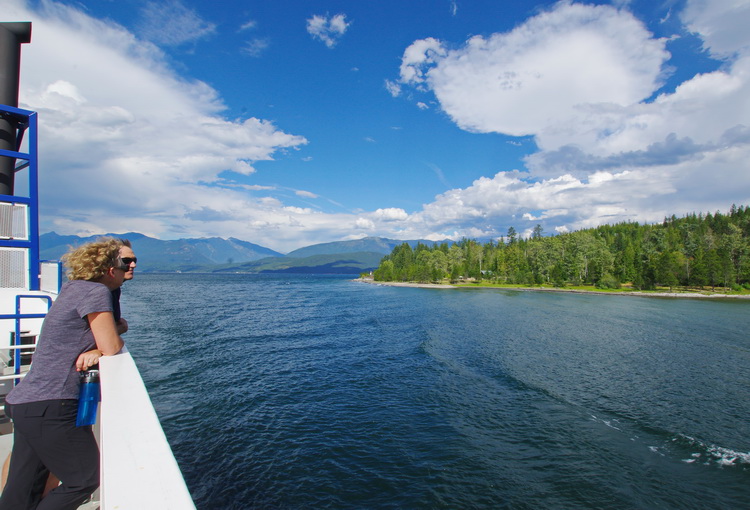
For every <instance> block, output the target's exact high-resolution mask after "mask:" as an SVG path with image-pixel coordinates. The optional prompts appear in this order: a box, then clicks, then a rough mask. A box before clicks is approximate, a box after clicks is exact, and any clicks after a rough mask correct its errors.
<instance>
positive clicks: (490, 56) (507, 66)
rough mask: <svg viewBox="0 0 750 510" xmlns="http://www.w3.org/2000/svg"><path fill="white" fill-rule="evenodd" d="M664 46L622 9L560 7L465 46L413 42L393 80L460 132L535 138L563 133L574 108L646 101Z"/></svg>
mask: <svg viewBox="0 0 750 510" xmlns="http://www.w3.org/2000/svg"><path fill="white" fill-rule="evenodd" d="M664 45H665V43H664V42H663V41H659V40H655V39H653V38H652V37H651V35H650V33H649V32H648V31H647V30H646V28H645V27H644V26H643V24H642V23H641V22H640V21H638V20H637V19H635V18H634V17H633V16H632V15H630V14H629V13H627V12H625V11H618V10H616V9H614V8H612V7H608V6H598V7H593V6H586V5H581V4H567V3H561V4H558V5H557V6H556V8H555V9H554V10H551V11H548V12H544V13H542V14H540V15H538V16H536V17H534V18H531V19H530V20H528V21H527V22H526V23H524V24H523V25H520V26H518V27H517V28H515V29H514V30H513V31H511V32H508V33H502V34H494V35H492V36H490V37H488V38H484V37H481V36H476V37H473V38H471V39H470V40H469V41H468V42H467V43H466V45H465V46H464V47H463V48H459V49H455V50H447V49H446V48H445V45H443V44H442V43H441V42H439V41H437V40H436V39H433V38H427V39H422V40H419V41H415V42H414V43H412V45H411V46H409V47H408V48H407V49H406V51H405V52H404V56H403V59H402V63H401V69H400V80H401V82H402V83H404V84H414V85H418V86H420V87H429V89H430V90H432V91H433V92H434V94H435V96H436V98H437V99H438V100H439V101H440V104H441V106H442V108H443V110H445V112H446V113H447V114H448V115H450V116H451V118H452V119H453V120H454V121H455V122H456V124H458V125H459V126H460V127H462V128H463V129H466V130H468V131H475V132H480V133H489V132H496V133H504V134H510V135H516V136H522V135H530V134H540V133H543V132H544V131H545V130H551V131H553V132H554V131H555V130H560V129H566V128H567V127H568V126H567V121H568V120H569V119H570V118H571V117H572V116H574V115H577V111H578V110H579V109H580V108H581V107H582V106H585V105H592V104H593V105H597V104H611V105H618V106H628V105H632V104H634V103H637V102H639V101H641V100H643V99H645V98H647V97H649V96H650V95H651V94H652V92H653V91H654V90H655V88H656V87H657V85H658V84H659V78H660V73H661V65H662V64H663V62H664V61H666V60H667V58H668V57H669V54H668V53H667V52H666V50H665V49H664Z"/></svg>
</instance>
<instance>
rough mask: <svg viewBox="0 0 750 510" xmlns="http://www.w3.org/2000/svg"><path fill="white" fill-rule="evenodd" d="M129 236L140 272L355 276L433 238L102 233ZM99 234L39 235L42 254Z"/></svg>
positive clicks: (54, 254)
mask: <svg viewBox="0 0 750 510" xmlns="http://www.w3.org/2000/svg"><path fill="white" fill-rule="evenodd" d="M104 235H107V236H111V237H122V238H125V239H129V240H130V242H131V243H132V244H133V249H134V250H135V252H136V254H137V256H138V271H144V272H178V271H179V272H217V273H219V272H220V273H237V272H240V273H268V272H272V273H327V274H330V273H335V274H359V273H362V272H367V271H371V270H373V269H375V268H377V267H378V265H379V264H380V260H381V259H382V258H383V256H384V255H388V254H390V253H391V252H392V251H393V248H395V247H396V246H398V245H400V244H402V243H408V244H409V245H410V246H412V247H414V246H416V245H417V244H418V243H422V244H426V245H430V246H431V245H432V244H434V242H433V241H425V240H412V241H400V240H396V239H386V238H383V237H365V238H363V239H356V240H352V241H338V242H331V243H321V244H314V245H311V246H306V247H304V248H300V249H297V250H294V251H292V252H290V253H287V254H286V255H284V254H282V253H279V252H277V251H274V250H272V249H270V248H266V247H263V246H260V245H257V244H253V243H250V242H247V241H242V240H239V239H235V238H229V239H223V238H220V237H209V238H200V239H178V240H167V241H163V240H161V239H155V238H153V237H148V236H145V235H143V234H138V233H135V232H129V233H127V234H104ZM99 237H101V236H100V235H96V236H89V237H79V236H72V235H59V234H56V233H55V232H49V233H46V234H42V235H41V236H40V238H39V241H40V256H41V258H42V259H43V260H58V259H59V258H60V257H61V256H62V255H63V254H64V253H65V252H67V251H68V250H69V249H70V247H72V246H78V245H80V244H83V243H87V242H90V241H93V240H95V239H97V238H99Z"/></svg>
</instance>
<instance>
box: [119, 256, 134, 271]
mask: <svg viewBox="0 0 750 510" xmlns="http://www.w3.org/2000/svg"><path fill="white" fill-rule="evenodd" d="M120 262H121V265H119V266H117V269H122V270H123V271H125V272H127V271H130V264H132V263H136V264H137V263H138V257H122V258H120Z"/></svg>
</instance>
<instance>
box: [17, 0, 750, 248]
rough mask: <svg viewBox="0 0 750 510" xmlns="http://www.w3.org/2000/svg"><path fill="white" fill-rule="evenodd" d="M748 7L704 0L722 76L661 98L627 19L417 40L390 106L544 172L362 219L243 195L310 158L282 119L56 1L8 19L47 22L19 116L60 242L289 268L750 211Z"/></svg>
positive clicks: (540, 19)
mask: <svg viewBox="0 0 750 510" xmlns="http://www.w3.org/2000/svg"><path fill="white" fill-rule="evenodd" d="M746 4H747V2H745V3H743V4H742V5H739V7H738V9H737V10H734V11H731V12H727V10H726V6H727V5H730V4H726V3H723V4H721V3H716V2H712V1H708V0H703V1H700V2H699V1H692V0H688V2H687V8H686V10H685V11H684V12H683V13H682V14H681V18H680V19H682V20H684V22H685V23H687V24H688V25H689V28H690V30H692V31H694V32H696V33H698V35H699V36H700V37H703V40H704V41H705V45H706V49H707V50H708V51H710V52H711V54H713V55H717V56H719V55H721V56H723V57H722V58H724V59H725V61H724V65H723V67H722V68H721V70H719V71H715V72H710V73H705V74H702V75H698V76H695V77H693V78H692V79H688V80H686V81H685V82H684V83H682V84H681V85H680V86H678V87H677V88H676V89H675V90H674V91H673V92H666V93H663V94H661V95H659V96H658V97H656V98H652V96H653V95H654V93H655V92H656V91H657V90H658V87H659V86H660V83H661V80H662V78H663V74H662V73H663V71H664V68H665V66H666V65H668V60H667V59H668V58H669V55H668V53H667V52H666V46H665V45H666V41H662V40H659V39H655V38H654V37H653V36H652V35H650V34H649V33H648V32H647V30H646V29H645V28H644V26H643V25H642V24H641V23H640V22H639V21H638V20H636V19H635V18H634V17H633V16H632V15H630V14H628V12H627V11H625V10H616V9H614V8H612V7H608V6H591V5H580V4H570V3H560V4H557V5H556V6H555V7H554V8H552V9H551V10H550V11H549V12H545V13H541V14H540V15H538V16H536V17H534V18H531V19H529V20H528V21H527V22H526V23H523V24H521V25H518V26H517V27H516V28H515V29H514V30H513V31H511V32H508V33H506V34H495V35H492V36H488V37H486V38H478V37H475V38H472V39H471V40H470V41H468V42H467V43H466V44H465V45H464V46H463V47H461V48H455V47H452V45H449V44H443V43H441V42H440V41H438V40H436V39H434V38H427V39H422V40H420V41H416V42H415V43H414V44H412V45H410V46H409V47H408V48H407V49H406V51H405V52H404V57H403V59H402V64H401V68H400V69H399V76H400V78H399V81H398V82H386V88H387V89H388V90H389V91H390V92H391V94H392V95H394V96H398V95H400V94H403V92H404V91H405V90H408V91H409V94H403V95H405V96H406V97H412V94H411V93H412V92H414V94H413V95H414V96H417V95H419V93H422V92H424V93H428V94H434V99H435V100H437V104H438V105H439V107H440V108H441V109H442V110H443V111H444V112H446V113H447V114H448V115H449V116H450V118H452V119H453V120H454V122H456V124H458V125H459V126H461V127H462V128H464V129H467V130H471V131H480V132H496V133H505V134H511V135H517V134H530V135H532V136H533V137H534V140H535V142H536V144H537V146H538V147H539V151H538V152H537V153H536V154H533V155H532V156H531V157H529V158H528V159H527V161H526V166H527V170H528V171H503V169H500V171H498V169H493V170H492V172H491V174H489V175H492V176H491V177H477V178H476V179H475V180H474V182H473V183H472V184H471V185H470V186H467V187H466V188H462V189H449V190H448V191H446V192H444V193H442V194H440V195H438V196H436V197H435V198H434V200H432V201H431V202H430V203H427V204H424V205H423V206H422V207H421V209H420V210H417V211H416V212H411V213H410V212H407V211H406V210H405V209H402V208H400V207H383V208H378V209H376V210H374V211H371V212H370V211H357V212H356V214H354V213H348V212H347V213H340V214H331V213H323V212H320V211H318V210H315V209H313V208H312V206H311V207H310V208H302V207H294V206H290V205H289V204H285V203H284V202H283V201H282V200H281V199H280V198H277V197H276V196H272V195H274V194H280V193H279V190H278V189H274V188H272V187H269V186H254V185H252V184H246V183H245V182H248V181H246V180H242V182H243V184H239V183H238V182H234V181H232V180H231V179H232V178H231V177H227V175H226V174H225V173H224V172H225V171H231V172H234V173H236V174H242V175H245V176H247V175H251V174H252V173H253V172H254V171H255V163H256V162H258V161H269V160H273V159H275V158H279V157H284V154H285V153H286V151H290V150H294V149H295V148H298V147H300V146H301V145H303V144H305V143H307V140H306V139H305V138H303V137H301V136H298V135H294V134H289V133H286V132H284V131H282V130H281V129H280V128H279V127H277V126H275V125H274V124H273V123H271V122H270V121H268V120H263V119H258V118H250V119H247V120H233V121H232V120H227V119H226V118H224V117H223V116H222V112H223V111H224V106H223V104H222V101H221V98H220V97H219V95H218V93H217V92H216V91H215V90H214V89H213V88H211V87H210V86H208V85H207V84H205V83H202V82H199V81H188V80H185V79H183V78H181V77H180V76H178V75H177V74H176V73H175V72H174V71H173V70H172V69H170V67H169V66H168V65H167V64H166V61H167V59H166V58H165V56H164V55H163V53H162V52H161V50H160V49H159V48H158V47H157V46H155V45H154V44H151V43H148V42H143V41H142V40H139V39H137V38H136V37H135V36H134V35H133V34H131V33H130V32H128V31H127V30H125V29H124V28H123V27H120V26H118V25H115V24H113V23H111V22H103V21H99V20H95V19H92V18H91V17H89V16H87V15H86V14H84V13H82V12H81V11H78V10H76V9H75V8H72V7H67V6H63V5H61V4H56V3H53V2H42V3H41V4H39V5H40V7H39V10H38V11H32V10H30V9H28V8H27V7H25V6H26V3H25V2H24V1H23V0H5V3H4V5H3V9H4V14H6V16H7V17H8V18H15V19H30V20H32V21H33V22H34V40H33V43H32V44H30V45H25V46H24V48H23V59H22V65H23V69H22V76H23V80H22V91H21V103H22V105H21V106H22V107H25V108H29V109H34V110H38V111H39V112H40V119H42V120H43V122H41V124H40V126H41V128H40V129H41V133H40V136H41V140H40V142H41V143H40V146H41V147H42V148H43V149H42V152H41V155H40V157H41V172H42V175H41V177H42V178H41V186H42V188H41V194H42V204H43V209H42V219H43V230H44V229H49V230H57V231H58V232H60V233H89V234H92V233H101V232H126V231H139V232H142V233H144V234H147V235H153V236H157V237H161V238H173V237H202V236H222V237H230V236H232V237H238V238H242V239H247V240H251V241H253V242H260V243H262V244H264V245H267V246H270V247H272V248H274V249H277V250H280V251H284V250H289V249H293V248H297V247H300V246H304V245H306V244H313V243H318V242H325V241H330V240H334V239H344V238H356V237H361V236H363V235H381V236H385V237H391V238H397V239H418V238H424V239H433V240H440V239H445V238H453V239H460V238H461V237H464V236H491V237H499V236H501V235H504V234H505V232H506V231H507V228H508V227H509V226H511V225H512V226H514V227H515V228H516V229H517V230H518V231H519V232H524V231H525V230H526V229H528V228H529V225H528V224H527V223H528V222H534V224H535V223H537V222H541V223H542V224H543V227H544V229H545V231H546V232H554V231H556V232H565V231H569V230H575V229H578V228H584V227H590V226H596V225H599V224H602V223H611V222H613V221H626V220H631V221H640V222H648V221H658V220H660V219H662V218H663V217H664V216H665V215H671V214H673V213H675V214H680V213H681V212H691V211H715V210H717V209H720V210H725V209H726V208H727V207H728V205H730V204H731V203H732V202H736V203H750V56H748V53H749V50H748V44H747V43H748V40H750V37H748V36H747V35H745V34H744V32H743V31H742V30H739V29H737V30H734V29H728V33H719V32H717V30H718V27H720V26H722V25H721V23H723V21H722V20H725V19H728V18H727V17H736V18H737V20H738V21H737V23H740V22H741V24H738V25H737V26H746V25H750V19H747V12H746V11H747V9H745V6H746ZM34 5H37V4H34ZM731 5H734V4H731ZM341 16H342V17H341V19H340V20H339V21H337V22H335V23H332V21H333V19H330V20H329V19H327V18H323V17H320V18H321V19H320V20H318V21H316V22H315V23H313V25H314V26H317V27H319V28H318V29H314V30H313V32H311V33H313V36H314V37H318V38H320V39H321V40H322V41H324V42H326V41H327V40H326V39H325V38H324V37H329V39H330V41H331V45H330V46H331V47H332V46H333V45H334V44H335V41H337V40H338V38H340V37H341V36H342V35H343V34H344V33H345V32H346V28H347V27H348V23H347V22H346V21H345V19H344V17H343V15H341ZM334 18H335V17H334ZM313 19H315V18H313ZM308 21H310V20H308ZM732 26H734V25H732ZM336 27H338V28H336ZM730 28H731V27H730ZM315 30H318V31H319V33H320V34H323V35H315V33H316V32H315ZM325 34H328V35H327V36H326V35H325ZM336 34H338V35H336ZM204 35H205V34H204ZM177 39H179V38H176V39H175V40H177ZM326 44H328V42H326ZM449 48H450V49H449ZM563 50H565V51H563ZM389 83H390V85H389ZM432 100H433V99H432V98H430V99H429V100H425V101H420V100H418V99H416V100H414V102H415V104H417V106H418V107H421V106H420V105H422V104H424V105H426V104H428V103H429V101H432ZM500 145H502V146H503V147H506V145H505V143H504V139H500V138H498V146H500ZM303 159H309V157H306V158H303ZM431 168H433V170H434V171H435V172H436V175H437V176H438V178H439V179H441V181H443V182H447V181H446V180H444V176H443V177H442V178H441V171H440V169H439V167H437V166H431ZM484 170H485V171H489V169H484ZM240 180H241V179H240V178H239V177H238V178H237V181H240ZM92 190H93V191H92ZM285 191H286V192H287V194H289V193H288V191H289V190H288V189H285ZM295 193H296V196H297V197H302V198H305V199H310V200H318V199H320V198H321V197H319V196H318V195H315V194H313V193H310V192H306V191H295ZM297 200H298V199H297ZM341 209H343V207H341ZM524 215H525V218H524ZM515 222H517V223H515ZM514 223H515V224H514ZM532 226H533V225H532Z"/></svg>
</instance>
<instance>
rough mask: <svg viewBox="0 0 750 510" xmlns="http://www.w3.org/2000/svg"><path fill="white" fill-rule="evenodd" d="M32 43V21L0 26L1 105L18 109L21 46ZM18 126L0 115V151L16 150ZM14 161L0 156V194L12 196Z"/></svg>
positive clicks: (13, 121)
mask: <svg viewBox="0 0 750 510" xmlns="http://www.w3.org/2000/svg"><path fill="white" fill-rule="evenodd" d="M28 42H31V22H28V21H27V22H13V23H0V104H4V105H6V106H13V107H18V87H19V74H20V69H21V45H22V44H24V43H28ZM16 130H17V123H16V122H15V120H14V119H13V118H12V117H4V116H0V149H5V150H9V151H16V150H18V147H16ZM15 166H16V162H15V159H13V158H4V157H0V195H12V194H13V177H14V173H15Z"/></svg>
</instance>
